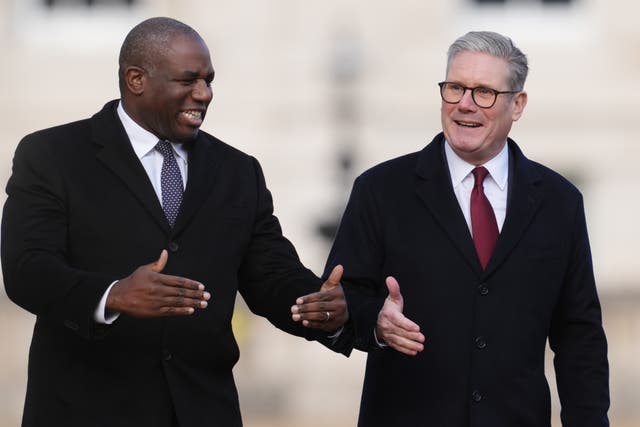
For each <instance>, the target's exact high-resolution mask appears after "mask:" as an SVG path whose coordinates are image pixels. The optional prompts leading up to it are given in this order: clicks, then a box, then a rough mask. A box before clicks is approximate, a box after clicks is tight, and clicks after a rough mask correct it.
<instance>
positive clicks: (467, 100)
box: [458, 89, 477, 110]
mask: <svg viewBox="0 0 640 427" xmlns="http://www.w3.org/2000/svg"><path fill="white" fill-rule="evenodd" d="M458 108H460V109H463V110H475V109H476V108H477V105H476V103H475V101H474V100H473V95H472V94H471V89H465V90H464V93H463V94H462V99H461V100H460V102H459V103H458Z"/></svg>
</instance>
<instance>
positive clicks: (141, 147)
mask: <svg viewBox="0 0 640 427" xmlns="http://www.w3.org/2000/svg"><path fill="white" fill-rule="evenodd" d="M117 111H118V117H120V121H121V122H122V126H124V130H125V132H126V133H127V136H128V137H129V141H131V146H132V147H133V151H135V153H136V156H138V159H141V158H143V157H144V156H146V155H147V154H149V152H151V151H152V150H153V149H154V148H155V146H156V144H157V143H158V140H159V138H158V137H157V136H155V135H154V134H152V133H151V132H149V131H148V130H146V129H145V128H143V127H142V126H140V125H139V124H138V123H136V122H135V121H134V120H133V119H132V118H131V116H129V115H128V114H127V112H126V111H124V108H123V107H122V101H120V102H118V109H117ZM171 146H172V147H173V149H174V151H175V152H176V154H177V155H178V156H179V157H180V158H182V159H183V160H184V161H185V162H186V161H187V158H188V153H187V150H186V148H185V144H178V143H174V142H172V143H171Z"/></svg>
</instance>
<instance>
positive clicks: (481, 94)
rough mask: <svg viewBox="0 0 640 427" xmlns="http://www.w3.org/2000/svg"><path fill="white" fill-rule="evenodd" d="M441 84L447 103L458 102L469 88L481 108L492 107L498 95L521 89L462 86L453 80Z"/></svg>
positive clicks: (474, 100)
mask: <svg viewBox="0 0 640 427" xmlns="http://www.w3.org/2000/svg"><path fill="white" fill-rule="evenodd" d="M438 86H440V96H441V97H442V100H443V101H444V102H446V103H447V104H457V103H458V102H460V101H461V100H462V97H463V96H464V93H465V92H466V91H467V90H470V91H471V98H472V99H473V102H475V103H476V105H477V106H478V107H480V108H491V107H493V105H494V104H495V103H496V100H497V99H498V95H502V94H505V93H518V92H520V91H519V90H503V91H499V90H495V89H491V88H489V87H483V86H477V87H466V86H462V85H461V84H459V83H452V82H440V83H438Z"/></svg>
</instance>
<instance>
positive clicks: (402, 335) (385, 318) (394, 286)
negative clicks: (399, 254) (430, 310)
mask: <svg viewBox="0 0 640 427" xmlns="http://www.w3.org/2000/svg"><path fill="white" fill-rule="evenodd" d="M386 284H387V289H388V290H389V296H387V299H386V300H385V301H384V305H383V306H382V310H380V313H378V322H377V324H376V336H377V338H378V340H383V341H384V343H385V344H387V345H388V346H390V347H391V348H393V349H395V350H397V351H399V352H401V353H404V354H407V355H409V356H415V355H416V354H418V352H420V351H422V350H424V335H422V333H421V332H420V326H418V325H417V324H416V323H414V322H413V321H411V320H409V319H408V318H406V317H405V316H404V314H402V311H403V309H404V300H403V298H402V294H401V293H400V285H399V284H398V281H397V280H396V279H395V278H393V277H391V276H389V277H387V280H386Z"/></svg>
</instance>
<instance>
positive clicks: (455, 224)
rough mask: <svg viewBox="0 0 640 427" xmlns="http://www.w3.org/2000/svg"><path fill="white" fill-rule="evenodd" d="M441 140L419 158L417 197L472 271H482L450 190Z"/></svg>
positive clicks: (424, 150)
mask: <svg viewBox="0 0 640 427" xmlns="http://www.w3.org/2000/svg"><path fill="white" fill-rule="evenodd" d="M443 144H444V136H443V134H442V133H441V134H439V135H437V136H436V137H435V138H434V139H433V141H432V142H431V143H430V144H429V145H427V146H426V147H425V148H424V149H423V150H422V152H421V153H420V155H419V157H418V164H417V167H416V174H417V177H418V178H417V181H416V193H417V195H418V197H419V198H420V199H421V200H422V201H423V202H424V204H425V206H426V207H427V209H429V211H430V212H431V214H432V215H433V217H434V218H435V220H436V221H437V222H438V223H439V224H440V225H441V226H442V228H443V229H444V231H445V232H446V233H447V235H448V236H449V238H450V239H451V241H452V243H453V244H454V245H455V247H456V248H457V249H458V250H459V251H460V253H461V254H462V256H463V258H464V259H465V260H466V261H467V262H468V263H469V265H470V266H471V268H472V269H473V270H475V271H477V272H478V273H479V274H480V272H481V271H482V268H481V267H480V262H479V261H478V257H477V255H476V250H475V247H474V246H473V239H472V238H471V234H470V233H469V227H468V226H467V223H466V221H465V219H464V215H463V214H462V211H461V210H460V205H459V203H458V200H457V199H456V197H455V194H454V192H453V188H452V186H451V178H450V176H449V170H448V168H447V166H446V162H445V158H444V145H443Z"/></svg>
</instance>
